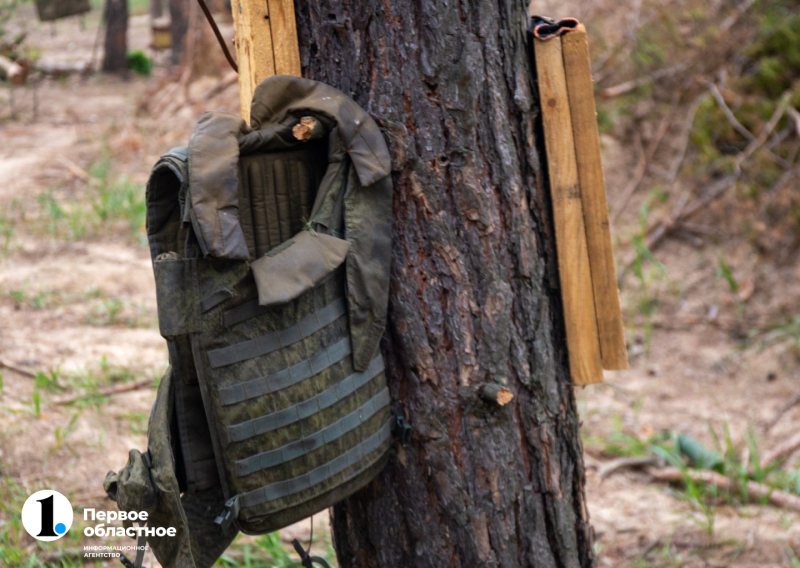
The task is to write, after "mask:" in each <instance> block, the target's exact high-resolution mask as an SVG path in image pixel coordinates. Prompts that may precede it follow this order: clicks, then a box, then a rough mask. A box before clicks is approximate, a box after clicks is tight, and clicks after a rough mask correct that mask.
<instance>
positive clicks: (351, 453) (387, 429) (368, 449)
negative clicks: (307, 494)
mask: <svg viewBox="0 0 800 568" xmlns="http://www.w3.org/2000/svg"><path fill="white" fill-rule="evenodd" d="M391 436H392V421H391V420H388V421H387V422H386V423H385V424H384V425H383V426H381V429H380V430H378V431H377V432H375V433H374V434H373V435H372V436H370V437H369V438H367V439H366V440H364V441H363V442H361V443H360V444H358V445H357V446H355V447H353V448H351V449H350V450H348V451H347V452H345V453H343V454H342V455H340V456H339V457H338V458H336V459H334V460H332V461H329V462H328V463H326V464H324V465H321V466H320V467H318V468H316V469H312V470H311V471H309V472H308V473H304V474H303V475H300V476H298V477H294V478H292V479H287V480H286V481H279V482H277V483H271V484H269V485H265V486H264V487H259V488H258V489H254V490H253V491H248V492H247V493H241V494H240V495H239V496H238V497H239V500H240V503H241V506H242V507H255V506H257V505H261V504H262V503H268V502H270V501H275V500H276V499H281V498H283V497H287V496H289V495H294V494H295V493H300V492H301V491H305V490H306V489H309V488H311V487H314V486H315V485H317V484H319V483H322V482H323V481H326V480H328V479H330V478H331V477H333V476H334V475H336V474H338V473H341V472H343V471H344V470H345V469H347V468H348V467H350V466H353V465H356V464H358V463H359V462H361V461H362V460H363V459H364V458H365V457H366V456H368V455H369V454H371V453H372V452H374V451H375V450H377V449H378V448H380V447H381V445H383V443H384V442H386V440H388V439H389V438H390V437H391ZM366 467H369V465H366ZM366 467H364V468H361V469H359V470H358V471H356V472H354V473H353V474H352V475H350V476H348V477H347V479H349V478H352V477H355V476H356V475H358V474H359V473H361V471H363V470H364V469H366ZM347 479H344V480H343V481H342V482H345V481H347Z"/></svg>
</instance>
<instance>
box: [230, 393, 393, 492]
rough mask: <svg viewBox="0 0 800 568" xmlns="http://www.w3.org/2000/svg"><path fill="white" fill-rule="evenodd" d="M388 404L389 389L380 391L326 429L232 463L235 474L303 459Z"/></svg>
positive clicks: (248, 473) (247, 472)
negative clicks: (302, 457)
mask: <svg viewBox="0 0 800 568" xmlns="http://www.w3.org/2000/svg"><path fill="white" fill-rule="evenodd" d="M390 402H391V397H390V396H389V389H388V388H386V389H383V390H382V391H381V392H380V393H379V394H377V395H375V396H374V397H372V398H371V399H370V400H369V401H367V403H366V404H364V405H363V406H362V407H360V408H357V409H356V410H354V411H353V412H351V413H350V414H348V415H347V416H345V417H344V418H342V419H340V420H337V421H336V422H334V423H333V424H331V425H330V426H327V427H325V428H323V429H322V430H319V431H317V432H315V433H314V434H311V435H310V436H307V437H305V438H303V439H301V440H296V441H294V442H292V443H290V444H286V445H285V446H282V447H280V448H276V449H274V450H271V451H269V452H262V453H260V454H257V455H255V456H251V457H249V458H246V459H243V460H239V461H237V462H236V475H237V476H239V477H244V476H245V475H250V474H251V473H255V472H257V471H259V470H262V469H269V468H271V467H274V466H276V465H279V464H282V463H284V462H287V461H290V460H293V459H295V458H298V457H300V456H303V455H305V454H307V453H309V452H311V451H313V450H316V449H317V448H319V447H321V446H324V445H325V444H329V443H331V442H332V441H334V440H336V439H338V438H340V437H342V436H344V435H345V434H347V433H348V432H352V431H353V430H355V429H356V428H358V427H359V426H361V425H362V424H363V423H364V422H366V421H367V420H369V419H370V418H372V416H374V415H375V413H376V412H378V411H379V410H380V409H382V408H384V407H386V406H388V404H389V403H390Z"/></svg>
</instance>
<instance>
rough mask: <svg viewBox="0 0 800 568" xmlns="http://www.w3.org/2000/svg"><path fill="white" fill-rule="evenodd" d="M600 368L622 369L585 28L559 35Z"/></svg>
mask: <svg viewBox="0 0 800 568" xmlns="http://www.w3.org/2000/svg"><path fill="white" fill-rule="evenodd" d="M561 45H562V50H563V56H564V70H565V73H566V77H567V92H568V94H569V106H570V113H571V117H572V133H573V137H574V140H575V156H576V160H577V164H578V179H579V180H580V188H581V201H582V204H583V218H584V223H585V225H586V242H587V245H588V248H589V263H590V266H591V272H592V287H593V288H594V304H595V309H596V311H597V329H598V332H599V334H600V354H601V356H602V360H603V368H605V369H609V370H614V369H627V368H628V352H627V349H626V347H625V330H624V328H623V325H622V311H621V310H620V304H619V288H618V287H617V276H616V271H615V270H614V252H613V249H612V247H611V230H610V227H609V223H608V202H607V201H606V186H605V181H604V179H603V164H602V162H601V160H600V132H599V130H598V128H597V111H596V109H595V102H594V89H593V86H592V75H591V62H590V60H589V44H588V42H587V40H586V29H585V28H584V27H583V25H581V26H580V27H579V28H578V29H577V30H575V31H572V32H569V33H566V34H564V35H563V36H561Z"/></svg>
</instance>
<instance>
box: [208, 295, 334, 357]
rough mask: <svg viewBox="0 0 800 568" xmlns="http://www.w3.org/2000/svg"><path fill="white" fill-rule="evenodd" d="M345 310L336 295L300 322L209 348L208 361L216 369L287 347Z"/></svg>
mask: <svg viewBox="0 0 800 568" xmlns="http://www.w3.org/2000/svg"><path fill="white" fill-rule="evenodd" d="M346 311H347V306H346V304H345V300H344V298H339V299H337V300H334V301H333V302H331V303H330V304H328V305H327V306H325V307H324V308H322V309H321V310H319V311H317V312H314V313H312V314H309V315H308V316H306V317H304V318H303V319H302V320H300V322H299V323H296V324H295V325H293V326H291V327H287V328H286V329H282V330H280V331H275V332H272V333H268V334H267V335H262V336H261V337H257V338H255V339H250V340H248V341H242V342H240V343H236V344H234V345H231V346H230V347H223V348H222V349H215V350H213V351H209V352H208V361H209V363H210V364H211V367H213V368H215V369H216V368H217V367H224V366H226V365H232V364H233V363H239V362H241V361H246V360H248V359H253V358H255V357H260V356H261V355H266V354H268V353H272V352H273V351H276V350H278V349H281V348H282V347H287V346H289V345H291V344H292V343H296V342H298V341H300V340H301V339H305V338H306V337H308V336H309V335H311V334H312V333H314V332H316V331H319V330H320V329H322V328H323V327H326V326H328V325H330V324H332V323H333V322H335V321H336V320H337V319H339V318H340V317H342V316H343V315H344V314H345V313H346Z"/></svg>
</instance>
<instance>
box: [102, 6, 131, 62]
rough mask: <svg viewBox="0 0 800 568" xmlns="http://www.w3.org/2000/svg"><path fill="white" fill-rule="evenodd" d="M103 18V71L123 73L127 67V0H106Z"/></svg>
mask: <svg viewBox="0 0 800 568" xmlns="http://www.w3.org/2000/svg"><path fill="white" fill-rule="evenodd" d="M105 19H106V39H105V44H104V48H105V54H104V56H103V71H105V72H106V73H124V72H125V71H127V69H128V0H106V7H105Z"/></svg>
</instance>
